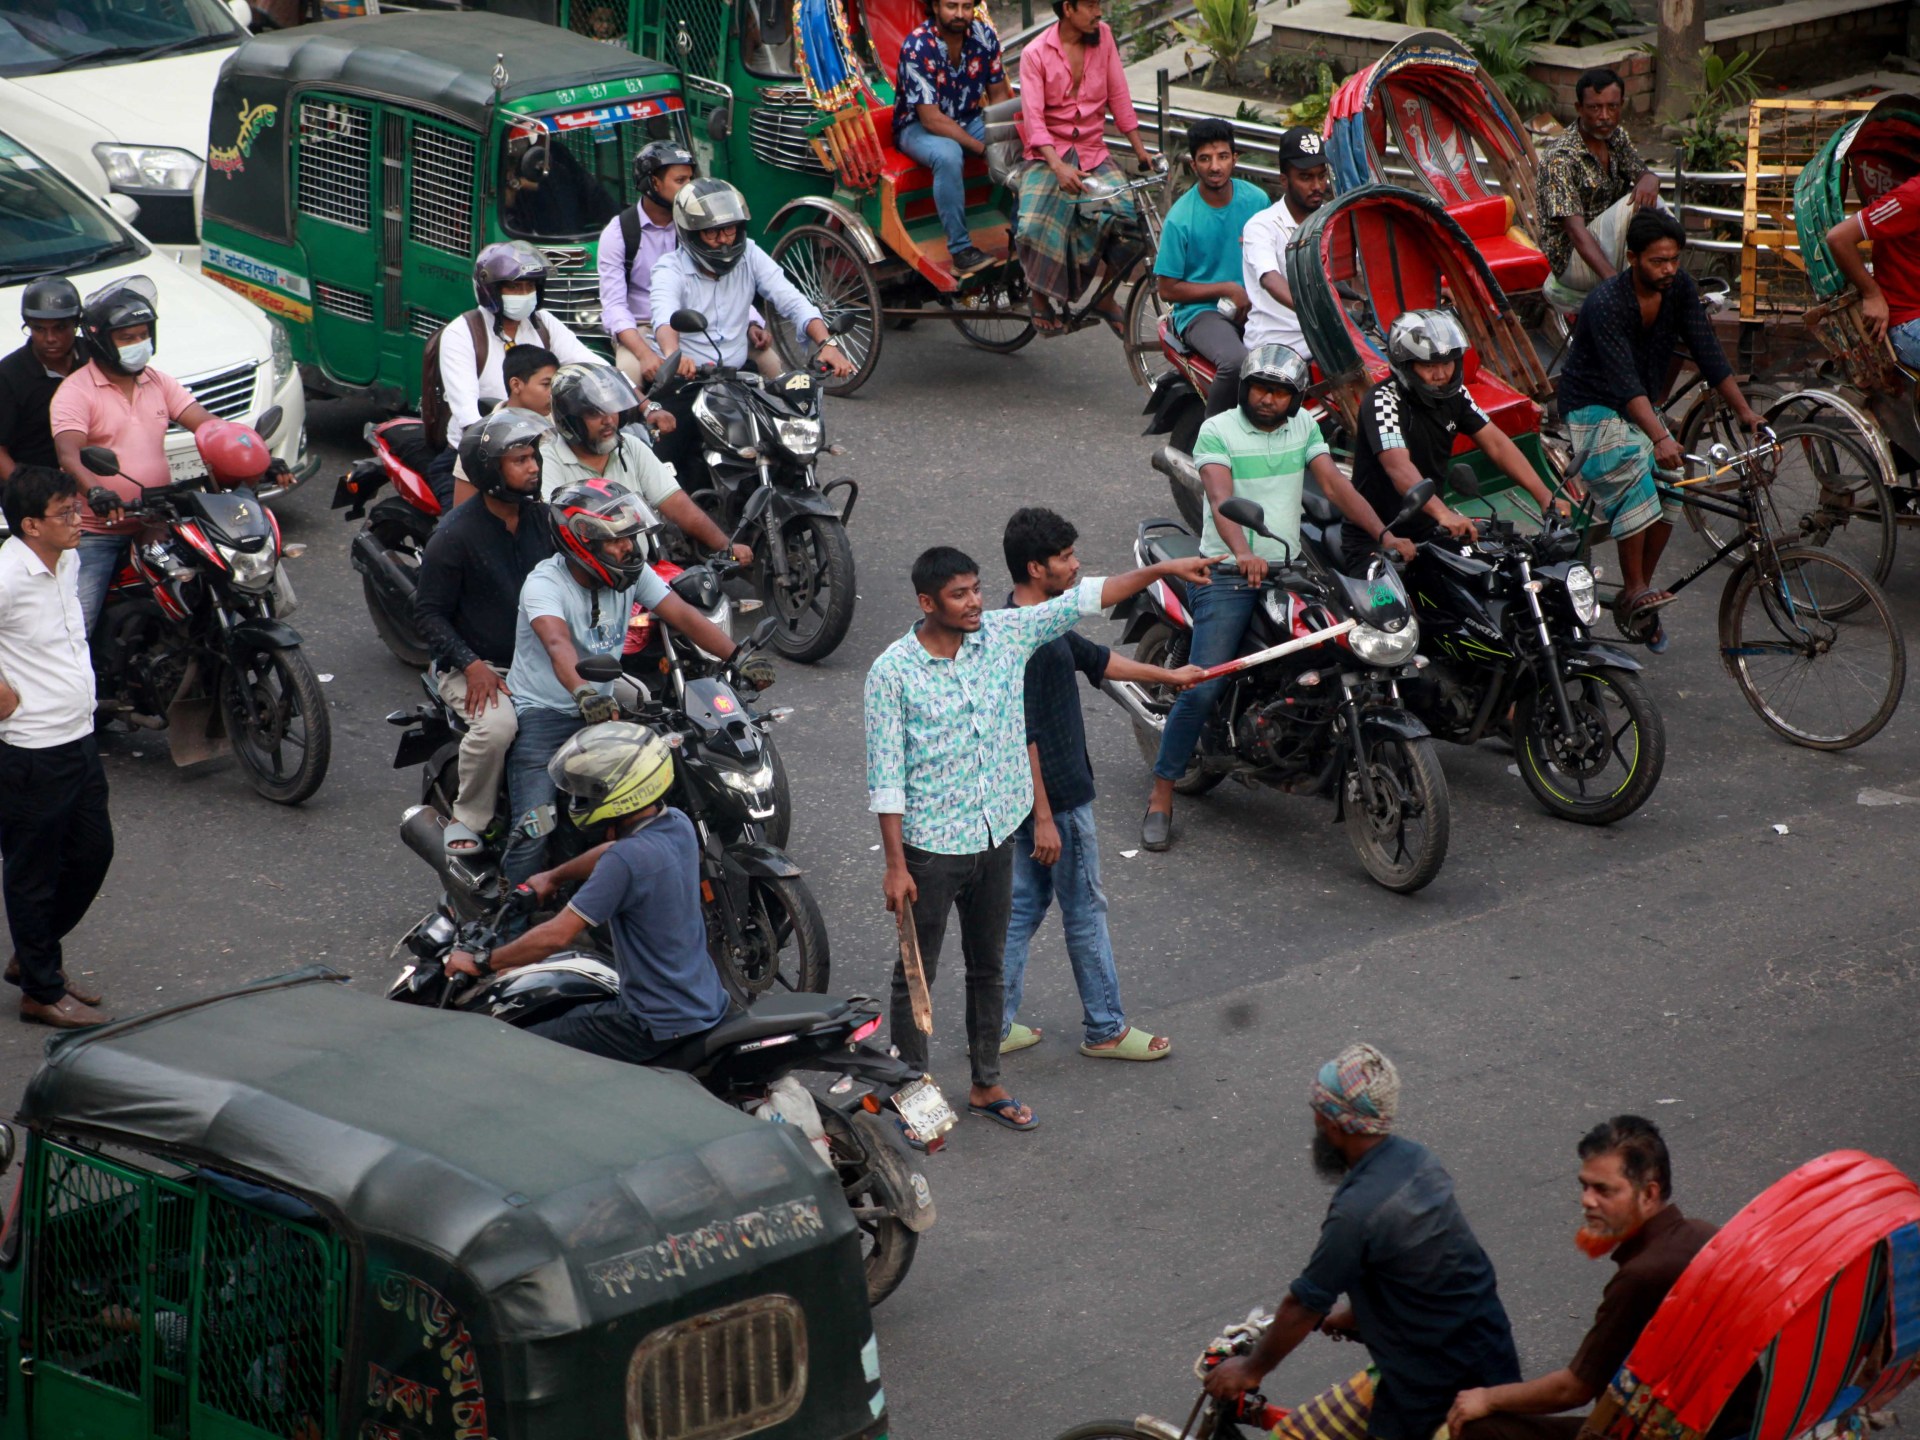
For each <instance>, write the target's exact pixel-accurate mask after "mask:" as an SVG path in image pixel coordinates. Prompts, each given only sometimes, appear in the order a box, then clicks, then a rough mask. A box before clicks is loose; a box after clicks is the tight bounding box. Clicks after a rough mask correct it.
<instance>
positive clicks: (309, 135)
mask: <svg viewBox="0 0 1920 1440" xmlns="http://www.w3.org/2000/svg"><path fill="white" fill-rule="evenodd" d="M372 161H373V115H372V112H371V111H369V110H367V109H365V108H363V107H361V106H359V105H344V104H342V103H341V102H340V101H338V100H306V101H303V102H301V105H300V163H299V167H298V182H297V186H296V191H295V196H296V198H295V201H294V203H295V204H296V205H297V206H298V207H299V209H300V212H301V213H302V214H303V215H311V216H312V217H313V218H314V219H316V220H331V221H332V222H333V223H334V224H336V225H345V226H347V227H349V228H350V229H354V230H365V229H367V228H368V219H369V209H370V207H371V205H372V202H373V186H372V175H371V173H370V171H371V169H372Z"/></svg>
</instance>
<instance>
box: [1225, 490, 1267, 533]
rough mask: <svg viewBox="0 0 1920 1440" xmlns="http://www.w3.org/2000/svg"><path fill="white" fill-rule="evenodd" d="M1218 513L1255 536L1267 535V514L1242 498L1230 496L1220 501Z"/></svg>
mask: <svg viewBox="0 0 1920 1440" xmlns="http://www.w3.org/2000/svg"><path fill="white" fill-rule="evenodd" d="M1220 513H1221V514H1222V515H1224V516H1226V517H1227V519H1229V520H1231V521H1233V523H1234V524H1236V525H1239V526H1241V527H1243V528H1244V529H1247V530H1251V531H1253V533H1254V534H1256V535H1265V534H1266V533H1267V512H1266V511H1265V510H1263V509H1261V508H1260V507H1259V506H1258V505H1256V504H1254V503H1253V501H1251V500H1249V499H1247V498H1246V497H1244V496H1241V495H1231V496H1228V497H1227V498H1226V499H1225V500H1222V501H1221V502H1220Z"/></svg>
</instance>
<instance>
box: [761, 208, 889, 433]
mask: <svg viewBox="0 0 1920 1440" xmlns="http://www.w3.org/2000/svg"><path fill="white" fill-rule="evenodd" d="M773 263H774V264H776V265H778V266H779V267H780V268H781V269H782V270H784V271H786V273H787V278H788V279H789V280H791V281H792V282H793V283H794V286H795V288H796V289H798V290H799V291H800V293H801V294H802V295H804V296H806V297H807V299H809V300H811V301H812V302H813V303H814V305H815V306H817V307H818V308H819V311H820V313H821V314H822V315H823V316H825V317H826V321H827V324H828V325H829V326H830V327H832V328H833V329H834V332H835V333H834V337H833V338H834V342H835V343H836V344H837V345H839V347H840V349H841V351H842V352H843V353H844V354H845V355H846V357H847V359H849V360H851V361H852V362H853V367H854V368H853V374H851V375H849V376H848V377H847V378H846V379H844V380H829V381H828V382H827V385H826V390H827V393H828V394H829V395H851V394H852V393H853V392H854V391H856V390H858V389H859V388H860V387H861V386H862V385H864V384H866V382H867V377H868V376H870V375H872V374H873V371H874V367H875V366H876V365H878V364H879V363H880V337H881V325H880V286H879V284H878V283H877V282H876V281H875V280H874V278H873V269H872V267H871V266H869V265H868V264H867V262H866V260H865V259H864V258H862V256H861V254H860V252H859V251H858V250H856V249H854V247H853V242H852V241H850V240H848V239H847V238H846V236H844V235H842V234H840V233H839V232H838V231H837V230H830V229H828V228H827V227H826V226H825V225H796V226H795V227H794V228H793V229H791V230H789V231H788V232H787V233H786V234H784V235H782V236H781V237H780V238H779V239H778V240H776V241H774V243H773ZM768 319H769V321H770V322H771V323H772V327H773V335H774V340H775V341H776V342H777V343H778V344H779V346H780V353H781V354H782V355H784V356H785V357H786V360H787V363H788V364H789V365H794V366H798V365H804V364H805V363H806V353H807V352H806V346H805V344H804V343H803V342H802V339H801V336H800V335H799V334H798V333H797V332H795V330H794V329H793V327H792V326H791V325H790V324H789V323H788V322H787V320H786V319H785V317H784V316H781V315H778V314H775V315H770V316H769V317H768Z"/></svg>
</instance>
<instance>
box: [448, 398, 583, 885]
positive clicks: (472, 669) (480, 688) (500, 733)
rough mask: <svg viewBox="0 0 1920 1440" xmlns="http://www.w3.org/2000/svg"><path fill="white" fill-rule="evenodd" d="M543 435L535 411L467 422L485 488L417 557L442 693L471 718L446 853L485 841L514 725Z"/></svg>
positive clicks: (547, 548) (547, 550)
mask: <svg viewBox="0 0 1920 1440" xmlns="http://www.w3.org/2000/svg"><path fill="white" fill-rule="evenodd" d="M545 434H546V427H545V426H544V425H542V424H541V423H540V421H539V419H538V417H536V416H533V415H529V414H527V413H526V412H524V411H520V410H513V409H507V410H498V411H495V412H494V413H493V414H492V415H489V416H488V417H487V418H486V419H484V420H476V421H475V422H474V423H473V424H472V425H470V426H469V427H468V428H467V432H466V434H465V435H463V436H462V437H461V439H460V466H461V469H462V470H463V471H465V472H466V474H467V476H468V477H469V479H470V480H471V481H472V483H473V485H474V487H475V488H476V489H477V490H478V491H479V493H478V494H477V495H475V496H474V497H473V498H472V499H471V500H468V501H467V502H466V503H465V504H462V505H456V506H454V508H453V510H452V511H451V512H450V513H449V514H448V515H447V516H446V517H445V518H444V519H442V520H441V522H440V523H439V524H438V525H437V526H435V527H434V531H433V535H432V537H431V538H429V539H428V541H427V548H426V553H425V554H424V555H423V556H422V557H421V561H420V584H419V588H418V589H417V590H416V591H415V593H414V600H413V608H414V615H415V616H416V618H417V619H418V620H419V623H420V633H421V634H422V635H424V636H426V639H427V645H428V648H429V649H430V650H431V651H432V652H433V675H434V681H435V684H436V685H437V686H438V687H439V690H440V696H441V698H442V699H443V700H445V701H446V702H447V703H448V704H449V705H452V706H454V707H455V708H456V709H458V710H460V711H461V712H462V713H463V714H464V715H465V716H466V720H467V730H466V733H465V734H464V735H462V736H461V737H460V765H459V773H460V789H459V794H458V795H457V796H456V797H455V799H454V802H453V818H452V823H450V824H449V825H448V826H447V830H446V845H447V850H448V852H449V853H450V854H456V855H459V854H466V853H467V852H469V851H472V850H477V849H478V848H479V847H480V844H481V836H482V835H484V834H485V833H486V829H487V826H488V824H489V823H490V822H491V821H492V819H493V809H494V801H495V799H496V798H497V797H498V795H499V793H500V782H501V779H502V777H504V775H505V774H506V768H507V751H508V749H509V747H511V746H512V744H513V736H514V731H515V729H516V728H517V727H516V725H515V720H514V710H513V696H512V694H511V693H510V692H509V691H508V689H507V685H506V675H507V666H508V665H510V664H511V663H512V661H513V639H514V627H515V623H516V619H515V617H516V615H517V613H518V603H519V595H520V587H521V585H522V584H524V583H525V582H526V578H527V576H528V574H529V573H531V571H532V570H533V567H534V566H535V565H538V564H539V563H540V562H541V561H542V560H544V559H546V558H547V557H548V556H549V555H551V554H553V535H552V532H551V531H550V530H549V528H548V525H547V517H546V515H545V513H544V511H543V510H542V507H541V506H540V505H539V503H538V501H539V499H540V448H539V447H540V440H541V438H542V437H543V436H544V435H545Z"/></svg>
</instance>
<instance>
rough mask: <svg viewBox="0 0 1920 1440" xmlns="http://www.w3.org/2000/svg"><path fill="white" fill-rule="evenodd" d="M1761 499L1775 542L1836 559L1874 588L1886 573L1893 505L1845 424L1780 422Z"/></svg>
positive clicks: (1868, 452)
mask: <svg viewBox="0 0 1920 1440" xmlns="http://www.w3.org/2000/svg"><path fill="white" fill-rule="evenodd" d="M1776 433H1777V434H1778V435H1779V438H1780V461H1779V466H1778V468H1777V469H1776V470H1775V471H1774V476H1773V481H1772V483H1771V484H1769V485H1768V486H1767V497H1768V500H1769V502H1770V503H1771V505H1772V507H1773V519H1774V521H1775V522H1776V523H1775V525H1774V532H1775V534H1776V535H1778V536H1779V540H1780V542H1781V543H1784V544H1788V545H1811V546H1813V547H1815V548H1816V549H1820V550H1825V551H1827V552H1829V553H1830V554H1834V555H1838V556H1839V557H1840V558H1841V559H1843V560H1845V561H1846V562H1847V563H1848V564H1850V565H1852V566H1853V567H1854V569H1856V570H1858V571H1860V573H1861V574H1863V575H1865V576H1866V577H1867V578H1868V579H1870V580H1872V581H1873V582H1874V583H1875V584H1878V585H1884V584H1885V583H1886V581H1887V576H1888V575H1889V574H1891V573H1892V571H1893V543H1894V537H1893V525H1894V522H1893V506H1892V503H1891V502H1890V501H1889V500H1888V498H1887V487H1886V483H1885V482H1884V481H1883V480H1882V479H1881V478H1880V466H1879V463H1878V462H1877V461H1876V460H1875V458H1874V454H1873V450H1872V448H1871V447H1870V446H1869V445H1867V443H1866V442H1865V441H1863V440H1862V439H1861V438H1860V437H1859V436H1858V435H1856V434H1853V433H1850V432H1849V430H1848V429H1847V428H1846V427H1845V425H1844V424H1836V423H1834V422H1832V421H1802V422H1800V423H1798V424H1794V425H1783V426H1781V427H1780V429H1779V431H1778V432H1776Z"/></svg>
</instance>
